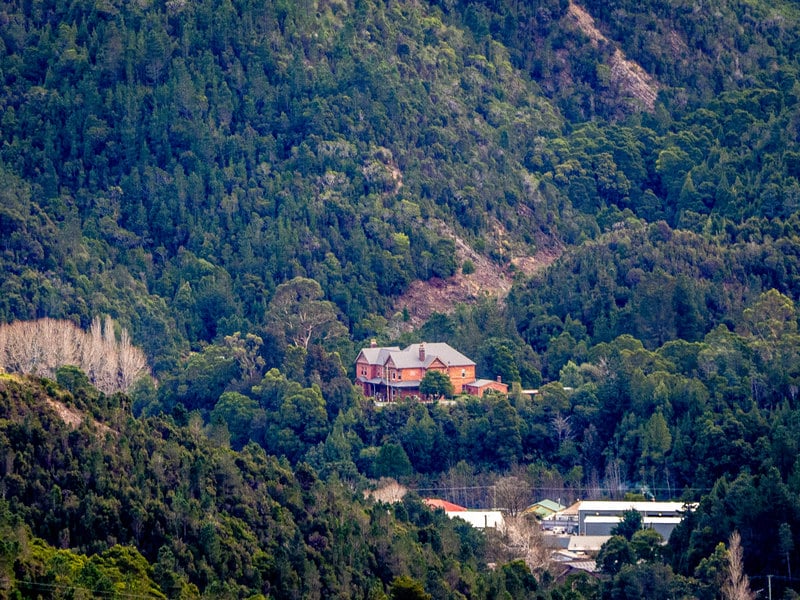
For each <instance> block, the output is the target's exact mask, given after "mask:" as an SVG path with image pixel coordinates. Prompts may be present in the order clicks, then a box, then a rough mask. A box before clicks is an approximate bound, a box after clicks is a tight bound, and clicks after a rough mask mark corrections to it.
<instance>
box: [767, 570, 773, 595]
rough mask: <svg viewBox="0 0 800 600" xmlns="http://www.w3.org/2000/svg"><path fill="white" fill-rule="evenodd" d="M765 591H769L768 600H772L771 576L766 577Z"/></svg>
mask: <svg viewBox="0 0 800 600" xmlns="http://www.w3.org/2000/svg"><path fill="white" fill-rule="evenodd" d="M767 589H768V590H769V600H772V575H767Z"/></svg>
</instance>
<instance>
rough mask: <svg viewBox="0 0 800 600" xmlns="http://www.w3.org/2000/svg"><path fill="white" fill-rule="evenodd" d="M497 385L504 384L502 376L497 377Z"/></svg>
mask: <svg viewBox="0 0 800 600" xmlns="http://www.w3.org/2000/svg"><path fill="white" fill-rule="evenodd" d="M497 383H503V377H502V376H501V375H498V376H497Z"/></svg>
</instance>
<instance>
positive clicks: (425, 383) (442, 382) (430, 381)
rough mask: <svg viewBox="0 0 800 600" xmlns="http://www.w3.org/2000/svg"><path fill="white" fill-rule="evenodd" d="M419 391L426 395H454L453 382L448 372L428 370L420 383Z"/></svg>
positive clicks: (435, 396) (447, 396)
mask: <svg viewBox="0 0 800 600" xmlns="http://www.w3.org/2000/svg"><path fill="white" fill-rule="evenodd" d="M419 393H420V394H422V395H423V396H425V397H432V398H440V397H444V398H450V397H451V396H452V395H453V384H452V383H451V382H450V377H448V376H447V373H442V372H441V371H428V372H427V373H425V376H424V377H423V378H422V381H420V383H419Z"/></svg>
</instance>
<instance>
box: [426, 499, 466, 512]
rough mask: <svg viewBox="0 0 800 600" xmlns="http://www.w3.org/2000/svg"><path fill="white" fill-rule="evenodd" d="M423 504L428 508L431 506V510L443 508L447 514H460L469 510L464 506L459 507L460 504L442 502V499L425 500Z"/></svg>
mask: <svg viewBox="0 0 800 600" xmlns="http://www.w3.org/2000/svg"><path fill="white" fill-rule="evenodd" d="M423 502H424V503H425V504H427V505H428V506H430V507H431V508H443V509H444V510H445V512H460V511H466V510H467V509H466V508H464V507H463V506H459V505H458V504H453V503H452V502H448V501H447V500H442V499H441V498H425V499H424V500H423Z"/></svg>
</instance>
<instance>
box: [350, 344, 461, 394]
mask: <svg viewBox="0 0 800 600" xmlns="http://www.w3.org/2000/svg"><path fill="white" fill-rule="evenodd" d="M428 371H441V372H442V373H445V374H447V375H448V376H449V377H450V382H451V383H452V384H453V392H454V393H456V394H460V393H461V392H463V391H466V390H465V387H466V386H467V385H468V384H470V383H473V382H474V381H475V363H474V362H473V361H471V360H470V359H469V358H467V357H466V356H464V355H463V354H461V353H460V352H459V351H458V350H455V349H454V348H452V347H451V346H450V345H449V344H445V343H441V342H439V343H429V344H426V343H424V342H422V343H419V344H411V345H410V346H408V347H407V348H404V349H402V350H401V349H400V348H398V347H397V346H391V347H379V346H377V345H376V344H375V342H373V343H372V344H371V345H370V347H369V348H363V349H362V350H361V352H359V353H358V357H356V384H357V385H359V386H360V387H361V389H362V390H363V392H364V395H365V396H367V397H370V398H377V399H381V400H388V401H394V400H399V399H400V398H410V397H419V396H420V393H419V384H420V382H421V381H422V378H423V377H424V376H425V373H427V372H428Z"/></svg>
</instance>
